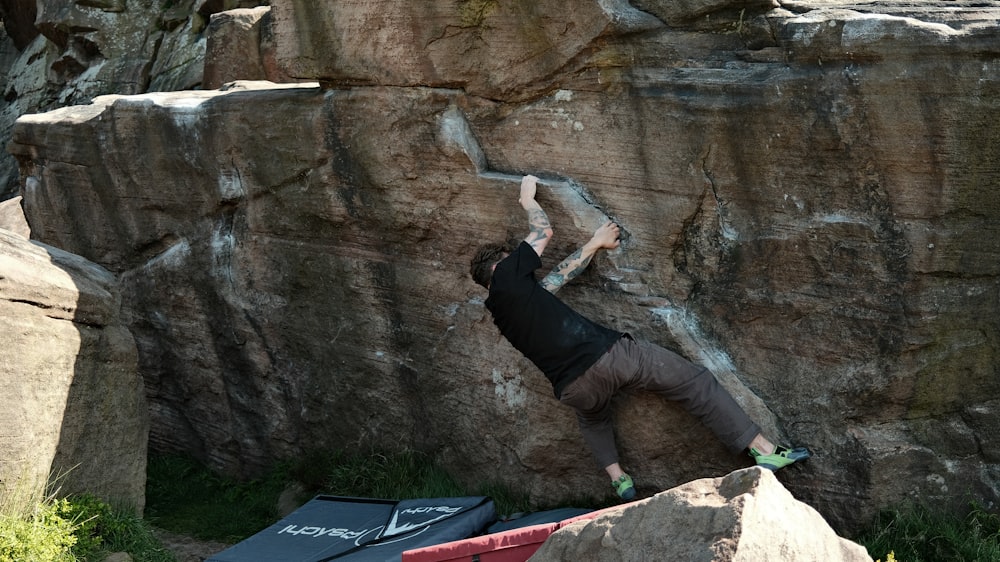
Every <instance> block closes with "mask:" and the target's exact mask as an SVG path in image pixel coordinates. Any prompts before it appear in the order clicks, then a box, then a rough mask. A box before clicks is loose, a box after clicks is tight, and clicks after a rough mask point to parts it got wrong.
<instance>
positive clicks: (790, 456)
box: [750, 446, 811, 472]
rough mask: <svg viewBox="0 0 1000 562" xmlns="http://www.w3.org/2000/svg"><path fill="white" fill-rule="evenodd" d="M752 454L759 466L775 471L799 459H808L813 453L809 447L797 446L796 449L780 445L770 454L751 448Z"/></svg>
mask: <svg viewBox="0 0 1000 562" xmlns="http://www.w3.org/2000/svg"><path fill="white" fill-rule="evenodd" d="M750 456H751V457H753V458H754V460H755V461H757V466H759V467H761V468H766V469H768V470H770V471H771V472H774V471H775V470H778V469H779V468H785V467H786V466H788V465H790V464H793V463H796V462H798V461H804V460H806V459H808V458H809V457H810V456H811V454H810V453H809V449H806V448H805V447H795V448H794V449H789V448H787V447H780V446H779V447H775V448H774V452H773V453H771V454H770V455H765V454H763V453H761V452H760V451H758V450H757V449H750Z"/></svg>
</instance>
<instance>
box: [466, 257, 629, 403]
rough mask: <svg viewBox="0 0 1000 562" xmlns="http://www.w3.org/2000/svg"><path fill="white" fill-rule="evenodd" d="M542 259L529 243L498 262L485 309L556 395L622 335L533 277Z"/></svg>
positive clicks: (501, 331)
mask: <svg viewBox="0 0 1000 562" xmlns="http://www.w3.org/2000/svg"><path fill="white" fill-rule="evenodd" d="M541 266H542V260H541V259H540V258H539V257H538V254H536V253H535V250H534V248H532V247H531V246H530V245H529V244H528V243H527V242H521V244H520V245H519V246H518V247H517V249H516V250H514V251H513V252H512V253H511V254H510V255H509V256H507V257H506V258H504V259H503V260H502V261H501V262H500V263H498V264H497V267H496V269H495V270H494V271H493V279H492V280H491V281H490V296H489V298H487V299H486V308H487V309H488V310H489V311H490V313H492V314H493V323H494V324H496V325H497V327H498V328H500V333H501V334H503V336H504V337H505V338H507V340H508V341H509V342H510V343H511V344H512V345H513V346H514V347H515V348H516V349H517V350H518V351H520V352H521V353H523V354H524V356H525V357H527V358H528V359H530V360H531V362H532V363H534V364H535V366H536V367H538V368H539V369H540V370H541V371H542V373H544V374H545V376H546V377H547V378H548V379H549V382H551V383H552V389H553V391H554V392H555V394H556V398H558V397H559V396H560V395H561V394H562V391H563V389H564V388H566V386H567V385H569V383H571V382H573V381H574V380H575V379H576V378H577V377H579V376H580V375H582V374H583V372H584V371H586V370H587V369H589V368H590V366H591V365H593V364H594V363H596V362H597V360H598V359H600V357H601V356H602V355H604V353H605V352H607V351H608V349H610V348H611V346H612V345H613V344H614V343H615V342H616V341H618V339H619V338H620V337H621V336H622V334H621V333H620V332H616V331H614V330H611V329H608V328H605V327H604V326H601V325H599V324H595V323H594V322H591V321H590V320H588V319H587V318H584V317H583V316H581V315H580V314H578V313H577V312H576V311H575V310H573V309H571V308H570V307H569V306H567V305H566V304H565V303H563V302H562V301H561V300H559V299H558V298H557V297H556V296H555V295H553V294H552V293H550V292H548V291H546V290H545V289H544V288H542V286H541V285H540V284H539V283H538V281H537V280H536V279H535V270H536V269H538V268H539V267H541Z"/></svg>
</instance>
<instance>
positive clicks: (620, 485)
mask: <svg viewBox="0 0 1000 562" xmlns="http://www.w3.org/2000/svg"><path fill="white" fill-rule="evenodd" d="M611 485H612V486H614V487H615V491H616V492H618V497H619V498H621V499H623V500H625V501H628V500H630V499H632V498H634V497H635V485H633V484H632V477H631V476H629V475H628V474H622V475H621V476H620V477H618V480H614V481H612V482H611Z"/></svg>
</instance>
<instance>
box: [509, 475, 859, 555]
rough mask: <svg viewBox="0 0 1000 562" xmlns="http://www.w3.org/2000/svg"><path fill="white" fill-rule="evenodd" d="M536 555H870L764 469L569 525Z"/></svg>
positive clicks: (709, 481)
mask: <svg viewBox="0 0 1000 562" xmlns="http://www.w3.org/2000/svg"><path fill="white" fill-rule="evenodd" d="M529 560H531V562H549V561H551V562H559V561H564V560H600V561H601V562H613V561H616V560H621V561H625V560H636V561H640V560H689V561H691V562H758V561H761V560H823V561H824V562H865V561H867V562H871V560H872V558H871V556H869V555H868V552H867V550H866V549H865V547H863V546H861V545H859V544H857V543H854V542H851V541H849V540H847V539H843V538H841V537H839V536H837V534H836V533H835V532H834V530H833V529H831V528H830V526H829V525H828V524H827V522H826V521H825V520H824V519H823V517H822V516H821V515H820V514H819V513H818V512H817V511H816V510H815V509H813V508H811V507H809V506H808V505H806V504H804V503H802V502H799V501H797V500H796V499H795V498H794V497H792V495H791V494H790V493H789V492H788V490H786V489H785V488H784V487H783V486H782V485H781V483H780V482H778V480H777V479H776V478H775V477H774V475H773V474H772V473H770V472H768V471H766V470H763V469H760V468H748V469H745V470H741V471H737V472H733V473H731V474H729V475H727V476H725V477H724V478H705V479H701V480H696V481H694V482H690V483H687V484H684V485H683V486H679V487H677V488H674V489H672V490H668V491H666V492H662V493H659V494H657V495H655V496H653V497H651V498H649V499H646V500H642V501H639V502H634V503H631V504H629V505H628V506H626V507H624V508H621V509H616V510H612V511H609V512H606V513H604V514H602V515H599V516H598V517H596V518H594V519H585V520H582V521H578V522H576V523H573V524H571V525H567V526H566V527H563V528H562V529H559V530H558V531H556V532H555V533H553V534H552V536H551V537H549V539H548V540H547V541H545V543H544V544H542V547H541V548H540V549H539V550H538V551H537V552H536V553H535V555H534V556H532V557H531V558H530V559H529Z"/></svg>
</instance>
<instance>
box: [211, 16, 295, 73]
mask: <svg viewBox="0 0 1000 562" xmlns="http://www.w3.org/2000/svg"><path fill="white" fill-rule="evenodd" d="M205 35H206V36H207V45H206V53H205V65H204V75H203V80H202V85H203V87H204V88H206V89H211V88H219V87H221V86H222V85H223V84H225V83H227V82H233V81H236V80H270V81H271V82H294V81H295V80H292V79H291V78H289V77H288V76H287V75H286V74H285V73H284V71H283V70H281V69H280V68H279V67H278V64H277V61H276V60H275V53H274V48H275V47H274V38H273V34H272V26H271V9H270V8H267V7H258V8H248V9H242V10H227V11H225V12H219V13H217V14H214V15H213V16H212V20H211V23H209V27H208V29H207V30H206V31H205Z"/></svg>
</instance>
